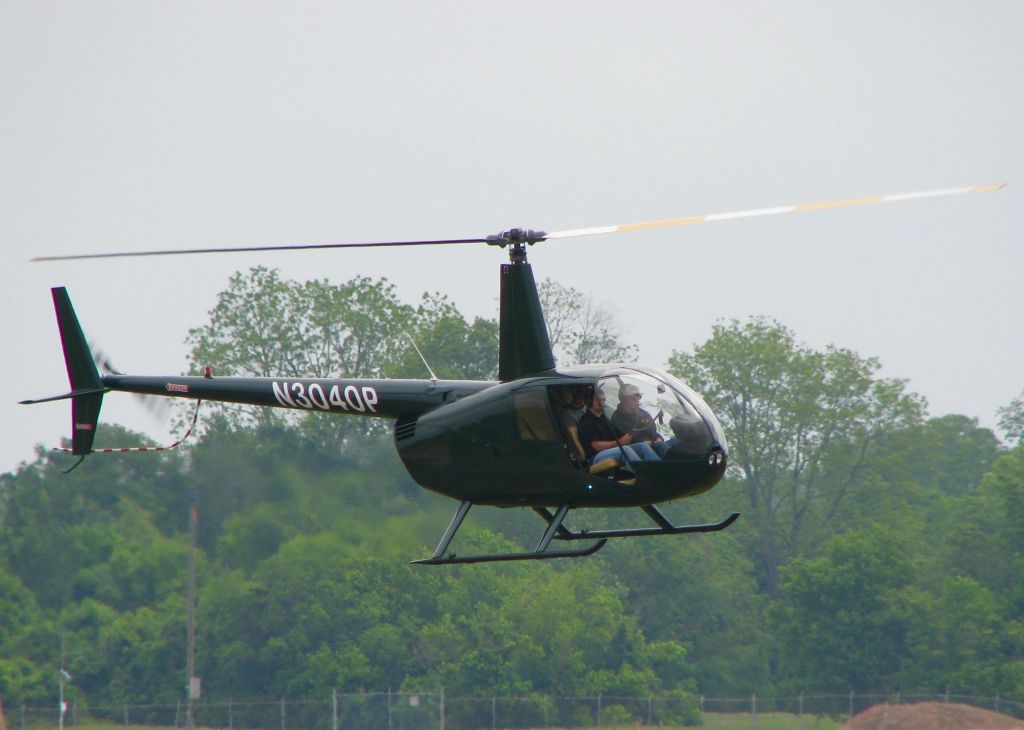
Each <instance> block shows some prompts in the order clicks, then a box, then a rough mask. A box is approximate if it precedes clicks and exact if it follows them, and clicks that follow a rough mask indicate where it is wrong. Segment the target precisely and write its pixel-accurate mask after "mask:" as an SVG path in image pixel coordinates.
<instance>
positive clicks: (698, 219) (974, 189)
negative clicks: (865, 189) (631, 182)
mask: <svg viewBox="0 0 1024 730" xmlns="http://www.w3.org/2000/svg"><path fill="white" fill-rule="evenodd" d="M1005 187H1006V183H991V184H989V185H974V186H971V187H965V188H945V189H943V190H925V191H923V192H917V193H897V194H895V195H879V196H875V197H870V198H851V199H849V200H831V201H826V202H823V203H802V204H799V205H783V206H780V207H777V208H754V209H751V210H736V211H732V212H731V213H713V214H711V215H697V216H688V217H686V218H667V219H665V220H660V221H647V222H645V223H626V224H624V225H621V226H598V227H595V228H574V229H572V230H568V231H554V232H552V233H547V234H545V238H546V239H547V240H549V241H550V240H554V239H556V238H574V237H576V236H593V235H596V234H599V233H625V232H626V231H641V230H646V229H648V228H668V227H669V226H686V225H690V224H693V223H714V222H715V221H728V220H733V219H736V218H756V217H758V216H762V215H779V214H781V213H802V212H805V211H809V210H822V209H824V208H848V207H851V206H854V205H869V204H871V203H895V202H897V201H900V200H915V199H917V198H938V197H941V196H944V195H963V194H964V193H987V192H992V191H995V190H1002V189H1003V188H1005Z"/></svg>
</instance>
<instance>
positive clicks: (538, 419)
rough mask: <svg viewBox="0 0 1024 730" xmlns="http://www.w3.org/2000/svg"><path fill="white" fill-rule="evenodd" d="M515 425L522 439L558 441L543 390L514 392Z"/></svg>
mask: <svg viewBox="0 0 1024 730" xmlns="http://www.w3.org/2000/svg"><path fill="white" fill-rule="evenodd" d="M515 404H516V427H517V428H518V431H519V438H520V439H522V440H523V441H551V442H555V443H558V442H559V441H560V440H561V439H559V438H558V431H557V430H556V429H555V425H554V423H552V421H551V412H550V411H549V410H548V403H547V397H546V395H545V391H544V390H542V389H537V390H521V391H519V392H518V393H516V394H515Z"/></svg>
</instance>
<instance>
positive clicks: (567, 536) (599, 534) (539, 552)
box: [411, 501, 740, 565]
mask: <svg viewBox="0 0 1024 730" xmlns="http://www.w3.org/2000/svg"><path fill="white" fill-rule="evenodd" d="M472 506H473V503H472V502H469V501H465V502H463V503H462V504H460V505H459V509H458V510H456V512H455V515H454V516H453V517H452V521H451V522H450V523H449V525H448V529H447V530H445V532H444V535H442V536H441V541H440V542H439V543H438V544H437V548H435V549H434V554H433V555H432V556H430V557H429V558H424V559H422V560H413V561H411V562H412V563H414V564H417V565H448V564H457V563H496V562H505V561H511V560H550V559H552V558H582V557H586V556H587V555H593V554H594V553H596V552H597V551H598V550H600V549H601V548H603V547H604V546H605V543H607V542H608V540H609V539H610V538H613V537H646V536H650V535H683V534H686V533H690V532H718V531H719V530H724V529H725V528H727V527H728V526H729V525H731V524H732V523H733V522H735V521H736V520H737V518H739V516H740V513H739V512H733V513H732V514H731V515H729V516H728V517H726V518H725V519H724V520H722V521H721V522H711V523H708V524H703V525H680V526H677V525H673V524H672V523H671V522H669V520H668V518H667V517H665V515H663V514H662V513H661V512H660V511H659V510H658V508H657V507H655V506H654V505H653V504H649V505H647V506H646V507H643V508H642V509H643V511H644V512H646V513H647V515H648V516H649V517H650V518H651V519H652V520H654V522H655V524H656V525H658V526H657V527H641V528H636V529H631V530H580V531H579V532H573V531H571V530H569V529H568V528H567V527H566V526H565V525H564V524H563V522H564V521H565V516H566V515H567V514H568V513H569V509H570V507H569V505H568V504H563V505H561V506H559V508H558V509H557V510H555V513H554V514H552V513H551V512H550V511H548V509H547V508H546V507H534V508H533V511H534V512H536V513H537V514H539V515H540V516H541V517H542V518H544V521H545V522H547V523H548V527H547V529H546V530H545V531H544V535H543V536H542V537H541V539H540V542H538V543H537V547H536V548H534V550H533V552H521V553H494V554H491V555H463V556H459V555H456V554H455V553H449V554H448V555H445V551H446V550H448V546H449V545H450V544H451V541H452V539H453V538H454V537H455V533H456V532H458V530H459V527H460V526H461V525H462V521H463V520H464V519H466V514H467V513H468V512H469V508H470V507H472ZM553 539H555V540H595V541H596V542H595V543H594V544H593V545H590V546H588V547H585V548H582V549H579V550H551V551H548V546H549V545H550V544H551V540H553Z"/></svg>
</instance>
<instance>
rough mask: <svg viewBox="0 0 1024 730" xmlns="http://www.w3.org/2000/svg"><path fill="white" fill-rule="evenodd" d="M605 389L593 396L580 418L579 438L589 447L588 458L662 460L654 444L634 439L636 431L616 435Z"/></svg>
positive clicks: (595, 392) (591, 459)
mask: <svg viewBox="0 0 1024 730" xmlns="http://www.w3.org/2000/svg"><path fill="white" fill-rule="evenodd" d="M604 402H605V395H604V390H602V389H601V388H598V389H597V390H596V391H594V394H593V396H592V397H591V399H590V406H589V407H588V408H587V411H586V413H584V414H583V417H582V418H580V427H579V432H580V440H581V441H583V448H584V449H585V450H586V454H587V459H588V460H589V461H590V463H591V464H596V463H597V462H599V461H601V460H603V459H608V458H611V459H623V452H625V460H626V461H661V457H660V456H658V454H657V453H655V451H654V449H652V448H651V445H650V444H648V443H645V442H642V441H641V442H639V443H634V442H633V434H632V433H625V434H623V435H622V436H616V435H615V429H614V428H613V427H612V424H611V421H609V420H608V417H607V416H606V415H605V414H604Z"/></svg>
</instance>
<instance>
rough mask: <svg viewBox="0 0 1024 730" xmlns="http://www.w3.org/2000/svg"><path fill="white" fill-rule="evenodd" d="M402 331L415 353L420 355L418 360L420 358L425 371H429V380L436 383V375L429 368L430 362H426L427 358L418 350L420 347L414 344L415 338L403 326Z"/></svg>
mask: <svg viewBox="0 0 1024 730" xmlns="http://www.w3.org/2000/svg"><path fill="white" fill-rule="evenodd" d="M402 332H404V333H405V336H406V337H408V338H409V342H410V343H411V344H412V349H414V350H416V354H417V355H419V356H420V360H422V361H423V364H424V365H425V366H426V368H427V372H428V373H430V380H431V381H432V382H434V383H436V382H437V376H436V375H434V371H433V370H431V369H430V363H428V362H427V358H425V357H423V353H422V352H420V348H419V347H417V346H416V340H414V339H413V338H412V335H410V334H409V330H407V329H405V328H403V329H402Z"/></svg>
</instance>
